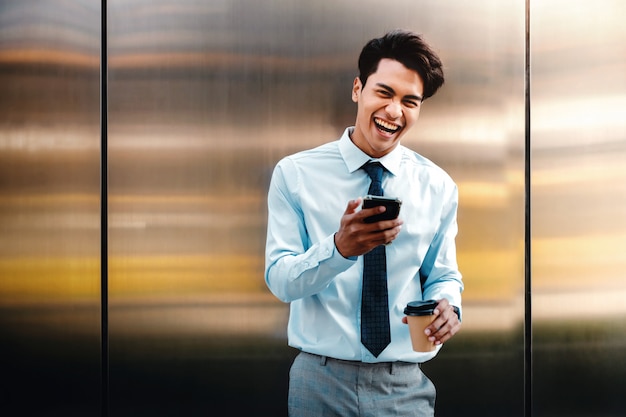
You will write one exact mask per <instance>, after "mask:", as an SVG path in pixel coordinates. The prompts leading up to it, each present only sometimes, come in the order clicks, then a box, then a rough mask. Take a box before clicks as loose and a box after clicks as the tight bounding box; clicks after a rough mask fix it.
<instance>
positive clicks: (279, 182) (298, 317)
mask: <svg viewBox="0 0 626 417" xmlns="http://www.w3.org/2000/svg"><path fill="white" fill-rule="evenodd" d="M358 65H359V71H360V72H359V76H358V77H357V78H356V79H355V80H354V84H353V87H352V100H353V101H354V102H355V103H356V104H357V115H356V122H355V125H354V126H353V127H348V128H347V129H346V130H345V131H344V133H343V135H342V136H341V138H339V140H337V141H334V142H329V143H327V144H324V145H322V146H319V147H317V148H314V149H310V150H307V151H303V152H299V153H297V154H294V155H291V156H288V157H285V158H283V159H282V160H281V161H280V162H279V163H278V164H277V166H276V168H275V169H274V173H273V175H272V181H271V184H270V188H269V192H268V209H269V214H268V229H267V245H266V266H265V281H266V283H267V285H268V287H269V289H270V290H271V291H272V293H273V294H274V295H276V296H277V297H278V298H279V299H281V300H282V301H284V302H288V303H290V304H291V305H290V316H289V325H288V338H289V345H290V346H292V347H294V348H296V349H298V350H299V351H300V353H299V354H298V356H297V357H296V359H295V360H294V363H293V365H292V367H291V370H290V382H289V401H288V402H289V404H288V405H289V415H290V416H292V417H295V416H316V417H317V416H341V417H346V416H377V417H380V416H432V415H434V403H435V387H434V385H433V384H432V382H431V381H430V380H429V379H428V378H427V377H426V376H425V375H424V374H423V373H422V371H421V369H420V366H419V364H420V363H422V362H425V361H427V360H430V359H432V358H433V357H434V356H435V355H436V354H437V353H438V352H439V350H440V348H441V346H442V344H443V343H444V342H446V341H448V340H449V339H450V338H451V337H453V336H454V335H455V334H456V333H457V332H458V331H459V330H460V327H461V322H460V316H461V314H460V307H461V292H462V290H463V282H462V279H461V274H460V272H459V270H458V266H457V262H456V246H455V238H456V234H457V221H456V215H457V205H458V193H457V187H456V185H455V183H454V182H453V180H452V179H451V178H450V177H449V176H448V175H447V174H446V173H445V172H444V171H443V170H442V169H441V168H439V167H437V166H436V165H435V164H434V163H432V162H431V161H429V160H428V159H426V158H424V157H423V156H421V155H419V154H418V153H416V152H414V151H412V150H409V149H408V148H406V147H404V146H402V145H401V140H402V138H403V137H404V135H405V134H406V133H407V132H408V131H409V130H410V129H411V128H412V127H413V126H414V125H415V123H416V122H417V119H418V118H419V114H420V109H421V106H422V104H423V102H424V100H426V99H427V98H429V97H431V96H432V95H433V94H435V92H436V91H437V90H438V89H439V87H441V85H442V84H443V82H444V77H443V70H442V64H441V61H440V59H439V57H438V56H437V55H436V54H435V53H434V52H433V50H432V49H431V48H430V46H429V45H428V44H427V43H426V42H424V40H423V39H422V37H421V36H419V35H417V34H414V33H412V32H407V31H394V32H390V33H388V34H386V35H385V36H383V37H381V38H376V39H372V40H371V41H369V42H368V43H367V44H366V45H365V46H364V47H363V50H362V51H361V54H360V56H359V63H358ZM366 194H375V195H384V196H385V197H391V198H393V199H396V200H400V201H401V211H400V215H399V216H398V217H397V218H391V219H384V220H380V221H375V222H372V221H367V218H368V217H370V216H373V215H375V214H381V213H383V212H384V211H385V208H383V207H380V206H379V207H374V208H362V202H363V198H362V197H363V196H364V195H366ZM419 300H434V301H435V305H436V308H435V309H434V316H433V321H432V323H431V324H430V325H428V326H427V327H425V328H424V329H423V332H424V335H425V337H427V338H428V339H429V340H430V341H431V342H432V343H433V345H434V350H432V351H427V352H416V351H414V350H413V349H412V345H411V338H410V335H409V330H408V327H407V325H406V322H407V321H406V317H405V316H404V308H405V306H406V305H407V303H409V302H411V301H419Z"/></svg>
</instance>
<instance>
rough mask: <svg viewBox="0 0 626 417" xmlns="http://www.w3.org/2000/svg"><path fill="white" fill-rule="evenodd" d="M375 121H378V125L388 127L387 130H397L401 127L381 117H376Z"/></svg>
mask: <svg viewBox="0 0 626 417" xmlns="http://www.w3.org/2000/svg"><path fill="white" fill-rule="evenodd" d="M375 121H376V124H377V125H378V126H380V127H382V128H384V129H386V130H388V131H391V132H395V131H396V130H398V129H399V126H396V125H394V124H391V123H387V122H386V121H384V120H381V119H375Z"/></svg>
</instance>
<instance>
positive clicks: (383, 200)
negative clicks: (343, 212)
mask: <svg viewBox="0 0 626 417" xmlns="http://www.w3.org/2000/svg"><path fill="white" fill-rule="evenodd" d="M401 205H402V201H400V200H399V199H397V198H395V197H383V196H377V195H368V196H365V197H364V198H363V206H362V207H363V208H364V209H366V208H372V207H376V206H385V207H386V208H387V209H386V210H385V211H384V212H382V213H379V214H375V215H373V216H370V217H367V218H365V220H364V221H365V223H375V222H379V221H381V220H392V219H395V218H396V217H398V215H399V214H400V206H401Z"/></svg>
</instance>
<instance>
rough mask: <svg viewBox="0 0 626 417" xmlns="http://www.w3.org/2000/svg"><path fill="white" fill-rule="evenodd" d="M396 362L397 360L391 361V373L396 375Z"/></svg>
mask: <svg viewBox="0 0 626 417" xmlns="http://www.w3.org/2000/svg"><path fill="white" fill-rule="evenodd" d="M396 363H397V362H389V373H390V374H391V375H395V373H396Z"/></svg>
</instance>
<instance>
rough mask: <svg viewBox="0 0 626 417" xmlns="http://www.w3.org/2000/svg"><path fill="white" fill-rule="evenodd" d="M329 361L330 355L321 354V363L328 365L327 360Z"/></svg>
mask: <svg viewBox="0 0 626 417" xmlns="http://www.w3.org/2000/svg"><path fill="white" fill-rule="evenodd" d="M327 361H328V356H320V365H321V366H326V362H327Z"/></svg>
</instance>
